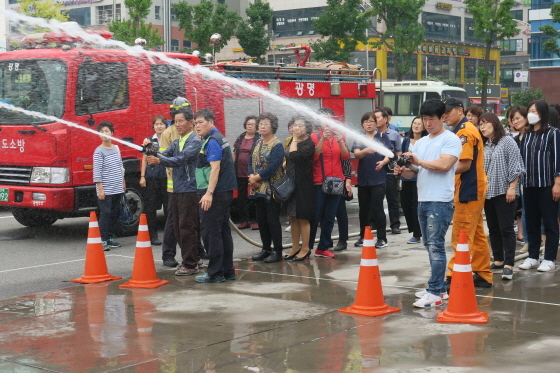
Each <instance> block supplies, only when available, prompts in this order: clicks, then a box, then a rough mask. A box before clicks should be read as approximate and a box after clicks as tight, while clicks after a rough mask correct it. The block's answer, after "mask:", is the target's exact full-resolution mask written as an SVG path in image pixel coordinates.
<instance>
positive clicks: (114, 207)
mask: <svg viewBox="0 0 560 373" xmlns="http://www.w3.org/2000/svg"><path fill="white" fill-rule="evenodd" d="M121 196H122V193H119V194H111V195H105V199H104V200H100V199H98V200H97V202H98V203H99V232H100V233H101V241H108V240H109V239H111V238H112V237H113V227H114V226H115V225H116V224H117V218H118V217H119V208H120V206H121Z"/></svg>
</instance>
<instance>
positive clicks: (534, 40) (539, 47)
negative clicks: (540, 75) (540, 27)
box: [531, 34, 557, 67]
mask: <svg viewBox="0 0 560 373" xmlns="http://www.w3.org/2000/svg"><path fill="white" fill-rule="evenodd" d="M548 39H550V36H546V35H543V34H533V35H531V60H546V59H553V58H556V57H557V56H556V55H555V54H552V53H549V52H546V51H544V50H543V44H544V42H545V41H547V40H548ZM533 66H552V62H550V64H549V65H546V64H545V65H543V64H539V65H536V64H534V63H533V61H531V67H533Z"/></svg>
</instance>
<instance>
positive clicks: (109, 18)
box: [96, 4, 121, 25]
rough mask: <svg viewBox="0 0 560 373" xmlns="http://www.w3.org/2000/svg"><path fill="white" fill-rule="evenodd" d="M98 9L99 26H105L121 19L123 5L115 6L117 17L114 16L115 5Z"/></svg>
mask: <svg viewBox="0 0 560 373" xmlns="http://www.w3.org/2000/svg"><path fill="white" fill-rule="evenodd" d="M96 8H97V24H99V25H103V24H107V23H111V22H113V20H120V19H121V4H115V5H114V9H115V16H114V15H113V5H102V6H98V7H96Z"/></svg>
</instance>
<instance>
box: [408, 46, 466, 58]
mask: <svg viewBox="0 0 560 373" xmlns="http://www.w3.org/2000/svg"><path fill="white" fill-rule="evenodd" d="M418 52H422V53H431V54H441V55H447V56H470V55H471V51H470V49H468V48H458V47H451V46H448V45H434V44H422V45H421V46H418Z"/></svg>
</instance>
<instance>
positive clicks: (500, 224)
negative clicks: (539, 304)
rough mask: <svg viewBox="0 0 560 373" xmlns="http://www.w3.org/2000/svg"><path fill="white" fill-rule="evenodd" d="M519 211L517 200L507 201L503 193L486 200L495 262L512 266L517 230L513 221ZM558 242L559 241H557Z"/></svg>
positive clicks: (486, 213)
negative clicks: (514, 228)
mask: <svg viewBox="0 0 560 373" xmlns="http://www.w3.org/2000/svg"><path fill="white" fill-rule="evenodd" d="M516 213H517V201H513V202H511V203H508V202H506V195H505V194H502V195H499V196H496V197H493V198H490V199H487V200H486V201H485V202H484V214H485V215H486V225H487V226H488V238H489V239H490V247H491V248H492V256H493V257H494V261H495V262H504V264H505V265H508V266H512V267H513V262H514V260H515V245H516V242H515V231H514V230H513V222H514V221H515V215H516ZM557 242H558V241H557Z"/></svg>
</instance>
